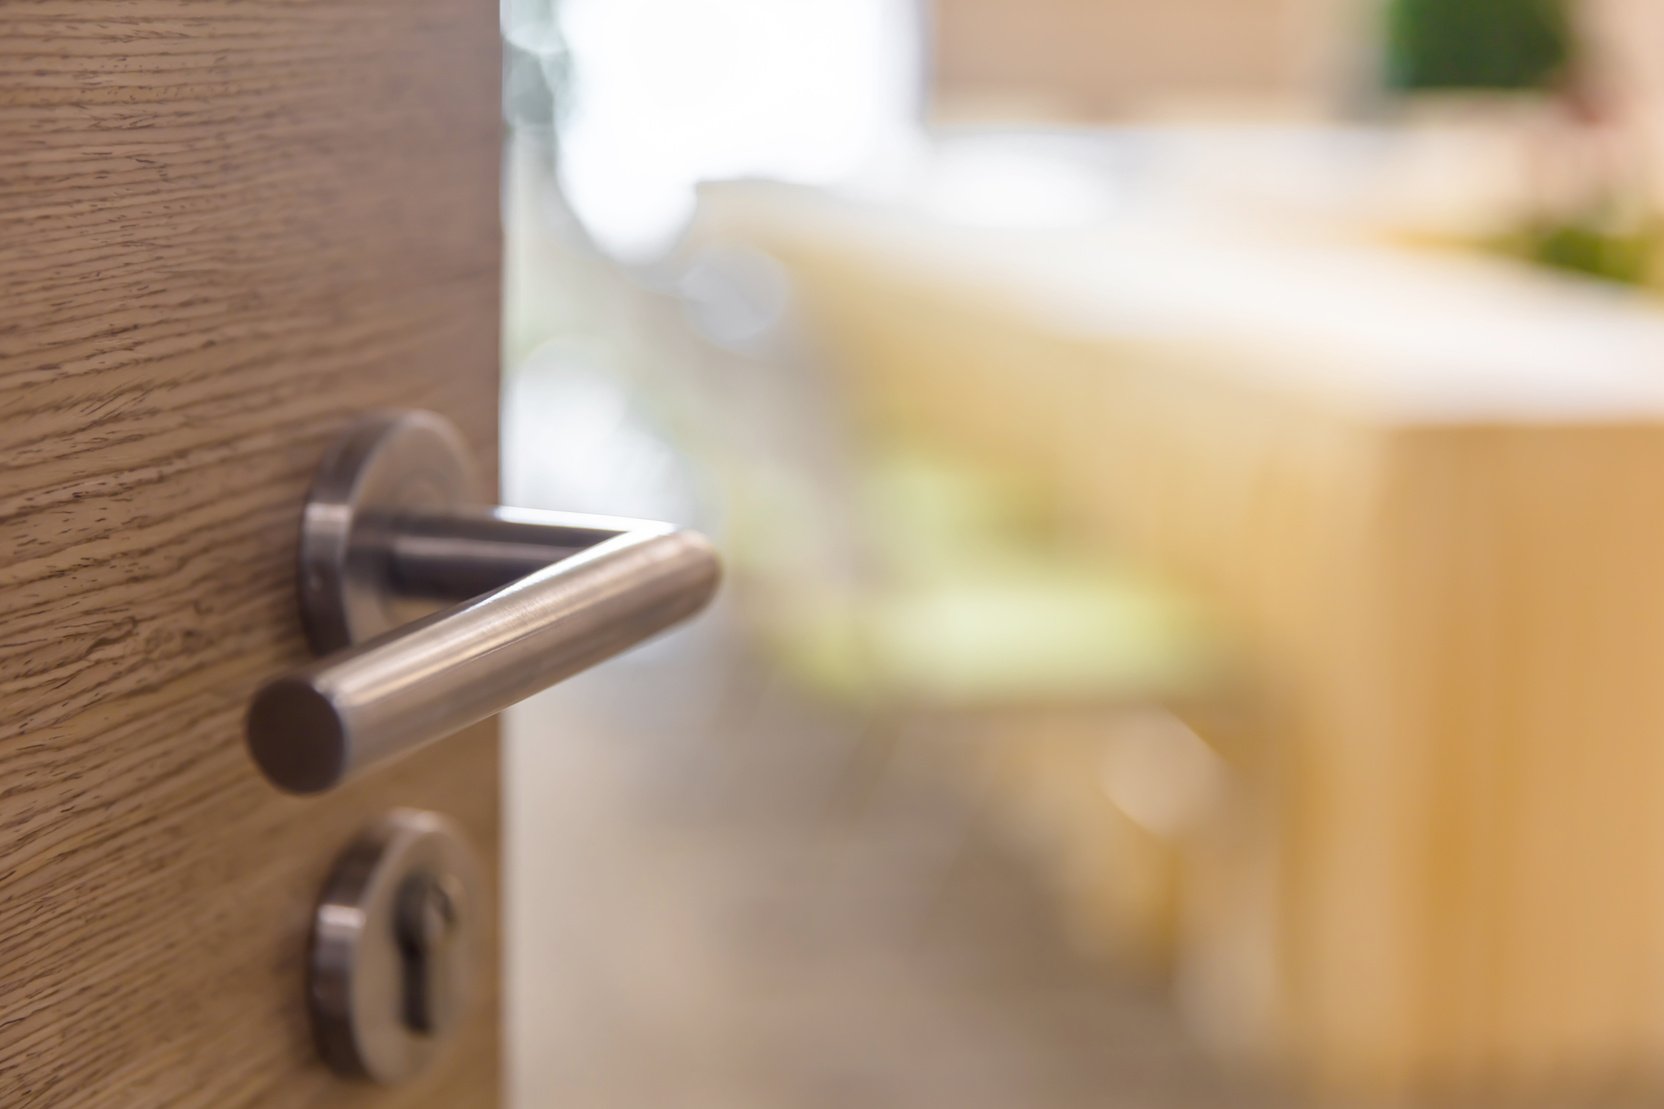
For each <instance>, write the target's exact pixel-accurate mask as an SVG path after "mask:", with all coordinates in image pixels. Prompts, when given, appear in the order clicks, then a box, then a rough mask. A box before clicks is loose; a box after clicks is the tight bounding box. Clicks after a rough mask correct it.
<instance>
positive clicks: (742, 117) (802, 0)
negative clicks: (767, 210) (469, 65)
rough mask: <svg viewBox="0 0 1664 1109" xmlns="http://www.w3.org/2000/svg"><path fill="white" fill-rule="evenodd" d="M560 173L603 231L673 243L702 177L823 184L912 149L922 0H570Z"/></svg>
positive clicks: (642, 243) (560, 10)
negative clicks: (918, 0) (568, 69)
mask: <svg viewBox="0 0 1664 1109" xmlns="http://www.w3.org/2000/svg"><path fill="white" fill-rule="evenodd" d="M555 10H556V14H557V16H558V19H559V24H560V28H561V32H562V34H563V36H564V39H565V43H566V47H567V49H568V50H569V52H570V56H571V59H572V63H571V66H572V68H571V72H570V80H569V83H568V85H567V88H566V94H567V95H568V98H569V100H568V103H567V104H565V105H563V106H562V117H563V120H564V122H563V125H562V128H561V156H560V157H561V161H560V178H561V184H562V186H563V188H564V190H565V192H566V195H567V197H568V199H569V201H570V203H571V205H572V207H573V208H574V210H575V211H576V212H577V214H578V216H579V218H580V219H581V220H582V221H583V223H584V225H585V227H586V228H587V229H588V231H589V232H590V234H591V235H593V236H594V237H595V239H596V240H597V242H598V243H599V244H600V245H601V246H602V247H603V248H605V249H606V250H608V251H609V252H610V253H612V254H614V255H616V256H619V257H623V258H626V259H630V260H635V261H644V260H648V259H651V258H653V257H655V256H657V255H658V254H659V253H661V252H662V251H663V250H664V249H665V248H666V247H668V246H669V245H670V243H671V242H672V241H673V240H674V239H675V237H676V235H677V234H678V233H679V232H680V231H681V229H682V227H683V226H684V224H685V223H686V221H687V219H688V217H689V215H690V214H691V213H692V210H693V204H694V190H695V188H696V187H697V186H698V184H699V183H700V182H701V181H706V180H713V179H724V178H735V177H772V178H778V179H781V180H788V181H795V182H804V183H826V182H832V181H836V180H839V179H841V178H843V177H845V176H847V175H848V174H850V173H852V172H854V171H856V170H859V169H861V168H863V167H864V166H866V165H867V164H869V163H870V162H871V161H873V160H874V159H877V158H881V157H883V156H884V155H886V154H890V153H894V152H895V151H896V150H898V149H905V148H906V147H907V146H908V145H909V143H910V141H911V138H912V136H913V134H914V132H915V129H916V127H917V124H918V119H919V116H920V113H921V110H922V100H923V86H924V78H923V70H924V63H923V60H922V56H923V54H922V51H923V45H922V42H921V38H922V34H921V27H920V19H921V17H920V12H919V7H918V5H917V3H916V0H700V2H698V3H688V2H687V0H565V2H563V3H561V4H558V5H556V9H555Z"/></svg>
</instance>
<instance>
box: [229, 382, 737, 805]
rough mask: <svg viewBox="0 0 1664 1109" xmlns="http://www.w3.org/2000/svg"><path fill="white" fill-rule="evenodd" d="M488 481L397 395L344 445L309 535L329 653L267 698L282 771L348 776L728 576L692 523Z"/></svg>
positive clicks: (636, 637)
mask: <svg viewBox="0 0 1664 1109" xmlns="http://www.w3.org/2000/svg"><path fill="white" fill-rule="evenodd" d="M473 488H474V483H473V475H472V473H471V472H470V469H469V466H468V461H467V454H466V452H465V450H464V448H463V445H462V442H461V440H460V438H459V437H458V435H457V433H456V432H455V431H454V429H452V428H451V427H450V425H449V424H447V423H446V422H445V421H443V420H441V419H440V418H439V417H437V416H434V415H432V414H430V413H424V412H390V413H379V414H377V415H375V416H373V417H371V418H370V419H368V420H366V421H365V422H364V423H362V424H360V425H359V426H357V427H355V428H354V429H353V430H352V431H351V432H349V433H348V435H347V436H346V437H345V438H344V439H343V440H342V441H341V443H340V444H339V445H338V446H337V447H336V449H335V450H334V451H333V452H332V453H331V454H330V456H329V458H328V459H326V461H325V463H324V465H323V468H322V470H321V471H320V472H319V475H318V479H317V481H316V482H315V483H314V486H313V489H312V494H311V496H310V498H309V500H308V502H307V507H306V512H305V517H304V521H303V525H302V534H301V547H300V593H301V611H302V616H303V618H304V621H305V624H306V628H307V635H308V638H309V639H310V641H311V644H312V648H313V650H314V652H315V653H317V654H319V655H323V656H324V657H323V658H321V659H320V660H319V661H317V662H315V663H313V664H312V665H310V666H307V667H305V668H303V669H301V670H297V671H295V672H293V673H290V674H286V675H284V676H282V677H280V678H277V679H275V680H273V681H271V682H268V683H267V684H266V685H265V686H264V687H263V688H262V689H261V690H260V691H259V692H258V693H257V694H256V695H255V697H254V700H253V702H252V703H251V704H250V706H249V713H248V744H249V750H250V752H251V753H252V754H253V756H254V760H255V762H256V763H258V764H259V766H260V768H261V769H262V770H263V771H264V772H265V774H266V776H267V777H268V778H269V779H270V780H271V781H272V782H273V783H274V784H275V785H277V786H279V787H281V788H283V789H286V790H289V791H291V792H295V793H318V792H322V791H324V790H327V789H331V788H333V787H335V786H337V785H339V784H341V783H342V782H344V781H345V780H347V779H348V778H350V777H351V776H352V775H354V774H355V773H357V772H358V771H360V770H363V769H365V768H366V767H368V766H371V765H373V764H375V763H379V762H383V761H385V760H388V759H391V758H394V757H397V756H399V755H402V754H405V753H407V752H409V751H413V750H415V749H417V748H419V747H422V746H425V745H426V744H428V743H431V742H433V741H434V740H437V739H441V738H443V737H444V736H447V735H449V734H451V733H452V732H455V731H458V730H459V729H462V728H465V727H467V726H468V725H469V724H473V723H475V722H476V721H479V720H483V719H485V718H486V717H488V716H491V715H492V714H494V713H497V712H501V711H502V710H503V709H505V708H507V707H508V706H510V705H512V704H514V703H515V702H516V701H519V700H522V699H523V698H525V697H528V696H530V695H531V694H533V693H536V692H538V691H540V690H542V689H545V688H547V687H548V686H550V685H553V684H555V683H556V682H559V681H561V680H562V679H564V678H568V677H571V676H572V675H574V674H577V673H578V672H580V671H582V670H586V669H588V668H589V667H591V666H594V665H595V664H596V663H599V662H602V661H605V660H606V659H609V658H611V657H613V656H614V655H617V654H619V653H620V652H622V651H624V650H627V649H628V648H630V647H632V646H634V645H636V644H638V643H640V642H641V641H643V640H645V639H647V638H649V637H651V636H653V635H655V634H657V633H658V632H661V631H664V630H666V629H667V628H670V627H671V626H673V625H675V624H678V623H680V622H682V621H683V620H686V619H688V618H689V617H691V616H693V615H694V614H696V613H697V612H699V610H700V609H702V608H704V607H705V605H706V604H707V603H708V602H709V601H710V599H711V597H712V595H713V594H714V593H715V592H716V587H717V583H718V580H719V578H720V566H719V563H718V560H717V556H716V553H715V551H714V550H713V548H712V547H711V545H710V544H709V543H708V542H707V541H706V540H705V539H704V538H703V537H701V536H699V535H696V534H694V533H692V532H687V531H680V530H677V529H676V528H673V527H671V526H669V525H666V524H658V523H651V522H647V521H640V520H622V519H614V518H611V517H598V516H580V515H574V514H567V513H549V512H529V511H524V510H517V509H501V508H479V507H476V506H473V505H472V504H470V500H471V496H470V494H471V492H472V490H473ZM457 602H460V603H457ZM445 604H450V606H451V607H448V608H440V610H439V611H435V609H436V607H439V606H443V605H445Z"/></svg>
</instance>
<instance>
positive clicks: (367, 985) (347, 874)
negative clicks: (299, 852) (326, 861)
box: [308, 809, 483, 1084]
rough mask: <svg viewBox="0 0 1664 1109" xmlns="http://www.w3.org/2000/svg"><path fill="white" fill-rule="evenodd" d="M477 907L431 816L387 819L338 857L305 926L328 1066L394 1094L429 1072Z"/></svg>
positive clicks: (457, 991) (464, 857) (449, 1015)
mask: <svg viewBox="0 0 1664 1109" xmlns="http://www.w3.org/2000/svg"><path fill="white" fill-rule="evenodd" d="M482 903H483V902H482V900H481V898H480V895H479V875H478V871H477V870H476V868H475V866H474V863H473V859H472V856H471V855H470V853H469V851H468V848H467V845H466V844H465V843H464V842H463V841H462V838H461V837H460V836H459V835H458V834H457V832H456V831H455V830H454V829H453V828H452V827H451V825H450V823H449V822H448V821H446V820H445V819H444V818H443V817H440V816H438V815H436V814H434V813H429V812H419V811H416V810H414V809H399V810H396V811H394V812H392V813H389V814H388V815H387V816H386V817H385V818H383V819H382V820H381V821H379V822H378V823H377V824H375V825H374V826H373V827H371V828H369V829H368V830H366V831H365V832H364V833H363V834H362V835H361V836H360V837H359V838H358V839H357V840H355V841H354V842H353V843H352V845H351V846H349V847H348V848H347V850H346V851H345V852H343V853H342V855H341V857H340V859H339V860H338V861H337V862H336V865H335V870H334V872H333V873H332V874H331V876H330V879H329V884H328V886H327V887H326V888H325V890H324V894H323V897H322V899H321V900H320V901H319V903H318V908H317V912H316V915H315V916H314V918H313V926H312V951H311V968H310V970H311V982H310V988H309V990H308V993H309V999H310V1002H311V1008H312V1026H313V1031H314V1033H315V1034H316V1038H317V1042H318V1050H319V1052H320V1053H321V1054H322V1055H323V1057H324V1059H325V1061H326V1062H328V1063H329V1065H330V1066H331V1067H333V1068H335V1069H336V1070H337V1071H339V1072H340V1073H342V1074H345V1075H350V1076H352V1077H356V1078H368V1079H370V1080H372V1081H375V1082H380V1083H387V1084H391V1083H395V1082H402V1081H404V1080H405V1079H408V1078H410V1077H412V1076H414V1075H415V1074H417V1073H418V1072H420V1071H421V1070H423V1069H424V1068H426V1067H427V1066H428V1065H429V1064H430V1063H432V1062H433V1060H434V1059H435V1058H436V1057H437V1056H438V1055H439V1054H440V1053H441V1051H442V1050H443V1049H444V1047H445V1044H446V1043H447V1042H448V1041H449V1039H450V1037H451V1034H452V1033H453V1032H455V1031H456V1029H457V1028H458V1027H460V1025H461V1022H462V1017H463V1015H464V1013H465V1010H466V1008H467V992H468V985H469V980H470V979H471V977H472V976H473V972H474V966H475V962H476V960H477V958H478V952H477V950H476V948H477V945H478V943H479V938H480V936H479V928H480V923H479V921H478V920H477V919H476V918H475V913H476V912H477V907H478V906H479V905H481V904H482Z"/></svg>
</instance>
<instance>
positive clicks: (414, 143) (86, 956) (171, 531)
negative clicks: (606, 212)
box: [0, 0, 500, 1109]
mask: <svg viewBox="0 0 1664 1109" xmlns="http://www.w3.org/2000/svg"><path fill="white" fill-rule="evenodd" d="M497 105H498V46H497V32H496V19H495V10H494V8H493V7H492V6H491V5H488V4H485V3H467V2H462V0H402V2H399V3H389V2H385V0H287V2H285V0H272V2H268V3H261V4H244V3H236V2H234V0H16V2H8V3H6V4H4V5H3V6H0V213H3V215H0V220H3V226H0V459H3V460H4V461H3V463H0V465H3V469H0V551H4V552H5V557H4V560H3V565H0V951H4V952H5V955H4V971H3V973H0V1104H3V1105H6V1106H72V1107H74V1109H96V1107H101V1106H103V1107H111V1109H135V1107H139V1109H142V1107H150V1106H156V1107H170V1109H172V1107H186V1106H203V1107H213V1109H228V1107H232V1106H336V1105H360V1104H374V1105H378V1106H427V1105H447V1106H449V1105H469V1106H476V1105H489V1104H492V1103H494V1101H495V1098H496V1090H497V1083H498V1057H497V1056H498V1051H497V1020H496V1009H497V1005H496V996H495V991H496V987H495V979H496V974H495V953H494V952H493V953H492V965H490V966H487V967H485V968H483V969H482V973H481V982H482V983H483V984H484V986H483V988H482V994H483V996H482V997H480V998H479V1000H478V1002H477V1005H478V1007H477V1009H476V1011H475V1017H476V1019H475V1021H474V1023H473V1025H472V1027H471V1030H470V1031H469V1033H468V1035H467V1042H466V1043H465V1044H463V1045H461V1046H460V1048H459V1050H458V1051H457V1052H456V1053H455V1055H454V1056H453V1057H452V1059H451V1062H450V1064H449V1065H447V1066H444V1067H442V1068H440V1070H439V1072H438V1073H436V1074H435V1075H434V1076H433V1077H432V1078H431V1079H430V1080H428V1081H426V1082H424V1083H422V1084H418V1085H415V1086H412V1087H409V1088H406V1089H400V1090H396V1091H380V1090H373V1089H370V1088H368V1087H361V1086H353V1085H347V1084H343V1083H341V1082H339V1081H338V1080H336V1079H335V1078H333V1077H332V1076H331V1075H329V1074H328V1073H327V1072H325V1071H324V1070H322V1068H321V1067H319V1066H318V1065H317V1064H316V1063H315V1062H314V1061H313V1052H312V1049H311V1045H310V1043H309V1031H308V1028H307V1024H306V1019H305V1010H304V1000H303V998H304V995H303V965H304V963H303V954H304V948H305V942H306V932H307V927H308V916H309V909H310V907H311V904H312V901H313V900H314V898H315V897H316V895H317V892H318V890H319V889H320V887H321V883H322V882H323V879H324V876H325V874H326V873H327V870H328V868H329V866H330V864H331V862H332V860H333V858H334V856H335V854H336V852H337V851H338V850H339V849H340V848H341V847H342V846H343V845H344V844H345V843H346V842H347V841H348V840H349V839H350V838H351V836H352V835H353V834H354V833H355V831H356V830H357V829H358V828H359V827H360V826H362V825H364V824H366V823H367V822H369V821H370V820H371V819H372V818H373V817H375V816H376V815H378V814H379V813H381V812H382V811H384V810H385V809H387V808H389V807H392V806H395V805H414V806H419V807H425V808H432V809H435V810H438V811H441V812H444V813H448V814H450V815H451V816H453V817H455V818H456V819H458V820H459V821H460V822H461V823H462V824H463V825H464V827H465V828H466V830H467V831H468V833H469V835H470V837H471V839H472V841H473V842H474V844H475V846H476V847H477V848H478V850H479V852H480V854H481V856H482V858H483V859H485V860H487V861H488V862H490V863H491V866H490V867H489V869H490V870H491V872H492V874H493V886H494V887H495V883H496V878H495V875H496V867H495V859H496V856H497V788H498V783H497V774H498V763H497V754H496V738H495V731H494V729H493V728H484V729H481V730H480V732H479V733H478V734H474V735H471V736H468V737H458V738H456V739H453V740H452V741H450V742H449V743H447V744H444V745H441V746H440V747H439V748H438V749H437V750H435V751H433V752H430V753H428V754H425V755H423V756H419V757H417V758H414V759H412V760H410V761H408V762H406V763H403V764H401V765H400V766H398V767H397V768H394V769H391V770H389V771H387V772H384V773H378V774H375V775H372V776H371V777H370V779H369V780H367V781H365V782H363V783H362V784H360V785H358V786H356V787H354V788H352V789H349V790H347V791H346V792H344V793H343V794H341V795H340V796H336V797H332V798H329V799H327V800H308V801H297V800H291V799H287V798H283V797H280V796H279V795H277V794H276V793H275V792H274V791H273V790H272V789H271V788H270V787H269V786H267V785H266V784H265V783H264V781H263V780H262V779H261V778H260V777H259V775H258V774H257V772H256V771H255V769H254V767H253V765H252V763H251V762H250V760H249V759H248V757H247V755H246V754H245V752H244V750H243V748H242V739H241V717H242V712H243V709H244V705H245V703H246V701H247V698H248V696H249V694H250V692H251V691H252V690H253V688H254V687H255V686H256V684H257V683H259V682H260V681H262V680H263V679H265V678H266V677H268V676H270V675H271V674H273V673H275V672H278V671H280V670H282V669H284V668H286V667H289V666H291V665H293V664H295V663H297V662H299V661H300V660H302V659H303V658H304V657H305V655H306V651H305V648H304V646H303V643H302V640H301V635H300V629H299V626H298V620H297V617H296V613H295V610H294V570H293V565H294V555H295V551H294V546H295V540H296V529H297V526H298V521H299V512H300V506H301V502H302V498H303V495H304V492H305V488H306V485H307V483H308V481H309V479H310V474H311V472H312V470H313V468H314V467H315V466H316V464H317V462H318V460H319V458H320V457H321V455H322V452H323V451H324V449H325V448H326V446H327V444H328V443H329V442H330V440H331V439H332V437H333V436H334V435H335V434H336V433H337V432H338V431H339V430H340V429H341V428H342V427H343V426H344V425H345V424H346V423H347V422H348V421H349V420H351V419H352V418H353V417H354V416H355V415H357V414H358V413H361V412H363V411H364V410H367V409H370V408H375V407H379V406H385V405H401V406H411V407H422V408H429V409H433V410H435V411H438V412H442V413H444V414H445V415H447V416H449V417H450V418H452V419H453V420H455V421H457V423H459V424H460V425H461V427H462V428H463V430H464V431H465V433H466V435H467V437H468V439H469V441H470V442H471V443H472V444H473V445H474V446H475V447H476V448H477V450H478V452H479V461H480V462H481V463H482V464H483V465H485V466H486V467H487V469H488V472H493V473H494V472H495V446H496V412H497V376H496V375H497V369H496V367H497V333H498V283H499V279H498V266H499V262H498V259H499V239H500V233H499V225H498V215H497V209H498V197H497V167H498V161H499V140H498V126H497V118H498V107H497ZM488 931H491V932H492V933H493V934H494V932H495V929H494V928H493V929H488Z"/></svg>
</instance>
